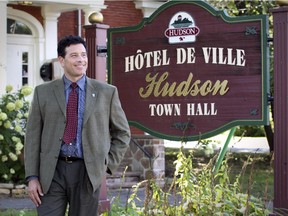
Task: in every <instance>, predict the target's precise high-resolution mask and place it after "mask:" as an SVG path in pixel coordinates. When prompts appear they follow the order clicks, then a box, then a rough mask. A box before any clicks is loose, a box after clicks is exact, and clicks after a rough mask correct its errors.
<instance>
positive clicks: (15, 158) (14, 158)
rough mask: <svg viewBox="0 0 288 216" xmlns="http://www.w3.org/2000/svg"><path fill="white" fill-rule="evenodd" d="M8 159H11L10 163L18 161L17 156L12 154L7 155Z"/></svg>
mask: <svg viewBox="0 0 288 216" xmlns="http://www.w3.org/2000/svg"><path fill="white" fill-rule="evenodd" d="M9 157H10V158H11V160H12V161H17V159H18V158H17V155H16V154H14V153H12V152H10V153H9Z"/></svg>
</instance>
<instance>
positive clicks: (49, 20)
mask: <svg viewBox="0 0 288 216" xmlns="http://www.w3.org/2000/svg"><path fill="white" fill-rule="evenodd" d="M53 11H55V8H54V9H53V7H52V6H51V7H50V6H49V5H45V6H44V7H42V16H43V18H44V29H45V57H44V59H46V60H51V59H53V58H57V57H58V55H57V45H58V38H57V36H58V26H57V22H58V17H59V16H60V12H53Z"/></svg>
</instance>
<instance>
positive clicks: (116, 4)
mask: <svg viewBox="0 0 288 216" xmlns="http://www.w3.org/2000/svg"><path fill="white" fill-rule="evenodd" d="M105 5H107V8H106V9H105V10H102V11H101V13H102V14H103V16H104V21H103V23H104V24H106V25H109V26H110V27H124V26H125V27H126V26H134V25H137V24H138V23H140V22H141V20H142V19H143V14H142V11H141V10H139V9H136V8H135V4H134V3H133V2H132V1H105Z"/></svg>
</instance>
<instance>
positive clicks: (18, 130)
mask: <svg viewBox="0 0 288 216" xmlns="http://www.w3.org/2000/svg"><path fill="white" fill-rule="evenodd" d="M14 129H15V131H17V132H18V133H20V132H21V131H22V128H21V127H20V126H19V125H16V126H15V128H14Z"/></svg>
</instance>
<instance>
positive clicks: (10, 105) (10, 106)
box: [6, 102, 16, 112]
mask: <svg viewBox="0 0 288 216" xmlns="http://www.w3.org/2000/svg"><path fill="white" fill-rule="evenodd" d="M6 108H7V109H8V110H9V111H10V112H11V111H13V110H15V108H16V106H15V104H14V103H12V102H9V103H8V104H7V105H6Z"/></svg>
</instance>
